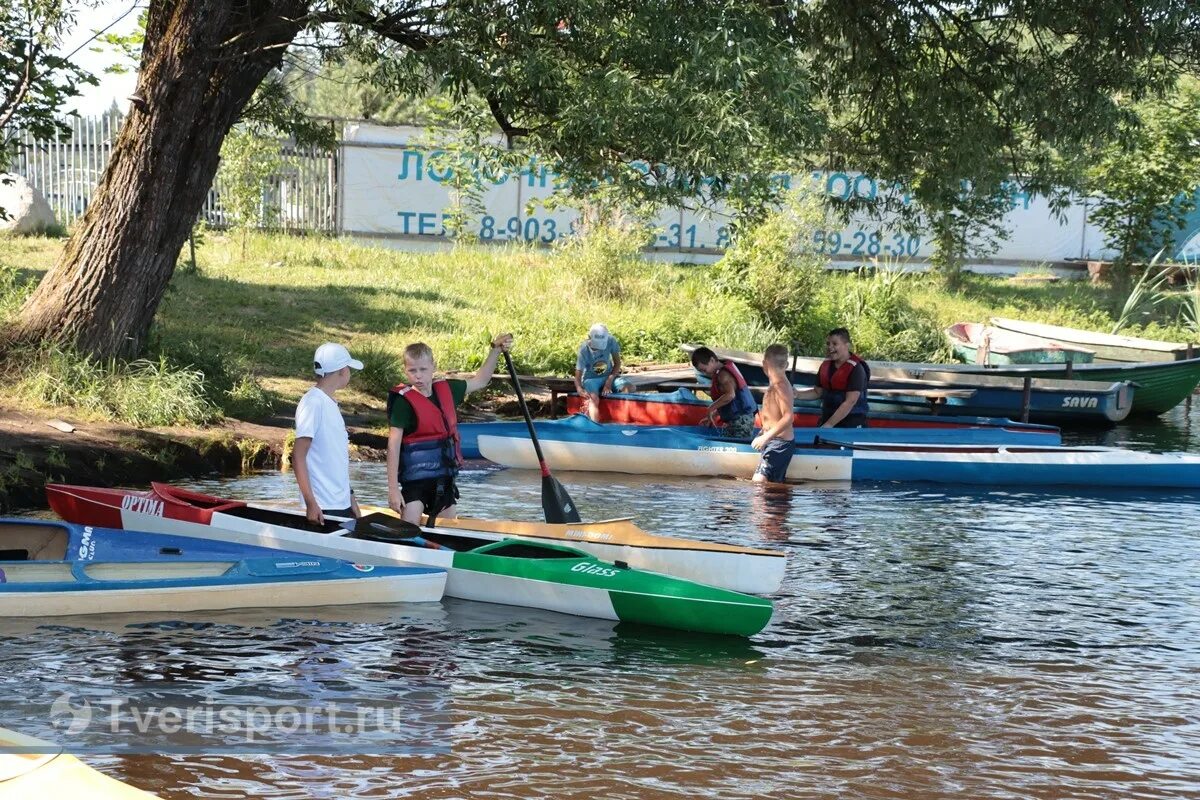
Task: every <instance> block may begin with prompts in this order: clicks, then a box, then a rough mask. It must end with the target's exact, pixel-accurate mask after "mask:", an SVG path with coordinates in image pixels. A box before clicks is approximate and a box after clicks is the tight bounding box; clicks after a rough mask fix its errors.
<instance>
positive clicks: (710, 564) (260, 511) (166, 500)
mask: <svg viewBox="0 0 1200 800" xmlns="http://www.w3.org/2000/svg"><path fill="white" fill-rule="evenodd" d="M46 498H47V500H48V501H49V503H50V507H51V508H52V509H54V511H55V513H57V514H58V515H59V516H60V517H62V518H63V519H65V520H67V521H68V522H77V523H80V524H84V525H97V526H101V527H107V528H124V529H126V530H140V531H151V532H157V533H173V534H178V535H182V536H204V535H206V534H205V531H204V529H205V528H210V527H211V528H215V529H220V530H222V531H226V532H229V533H232V534H234V538H233V539H231V540H232V541H237V542H239V543H242V544H251V545H259V546H265V547H282V548H287V549H297V547H298V542H297V541H296V539H297V536H300V535H302V534H303V536H302V537H301V538H304V539H305V542H304V544H305V546H304V548H302V549H303V551H304V552H308V553H312V554H313V555H326V556H330V557H333V558H353V560H355V561H358V562H360V563H375V562H373V561H371V560H370V556H371V552H370V551H369V550H363V551H362V552H355V553H347V551H346V548H347V547H348V546H351V545H352V544H354V543H353V542H349V541H346V540H345V539H344V537H341V536H330V537H329V542H328V547H326V548H322V547H321V546H320V545H319V544H317V545H314V544H313V540H312V537H311V535H308V534H312V533H333V532H334V531H337V530H339V529H340V528H341V526H340V524H339V523H338V522H336V521H330V522H327V523H326V524H325V525H324V526H316V525H311V526H308V527H307V528H306V530H305V531H300V530H298V527H297V526H298V525H300V526H305V525H307V523H305V522H304V521H303V520H299V521H298V520H297V515H296V513H295V512H290V511H284V510H281V509H278V508H269V507H264V506H260V505H255V504H252V503H246V502H243V501H240V500H229V499H225V498H220V497H213V496H211V495H206V494H201V493H199V492H192V491H188V490H186V489H180V488H178V487H174V486H169V485H166V484H160V483H153V484H151V488H150V490H149V491H137V490H133V489H104V488H97V487H90V486H68V485H63V484H46ZM364 511H366V509H364ZM428 530H430V531H434V532H442V533H445V534H454V535H458V536H469V537H472V538H475V539H479V540H480V544H481V545H482V544H486V543H487V542H495V541H499V540H501V539H506V538H521V539H530V540H533V541H538V542H544V543H548V544H556V545H569V546H570V547H574V548H577V549H579V550H582V551H584V552H586V553H588V554H590V555H593V556H595V557H597V558H599V559H602V560H605V561H612V562H617V561H620V562H624V563H625V564H627V565H629V566H630V567H632V568H634V569H640V570H647V571H651V572H659V573H662V574H664V575H672V576H674V577H677V578H685V579H687V580H690V581H695V582H697V583H704V584H708V585H710V586H716V587H719V588H722V589H729V590H732V591H735V592H743V593H746V594H771V593H773V592H775V591H778V589H779V587H780V585H781V584H782V583H783V575H784V570H785V568H786V566H787V557H786V555H785V554H784V553H782V552H779V551H777V550H760V549H757V548H750V547H740V546H737V545H728V544H718V543H714V542H703V541H695V540H690V539H679V538H674V537H667V536H656V535H654V534H650V533H647V532H646V531H644V530H642V529H641V528H639V527H638V526H636V525H634V524H633V523H632V522H630V521H629V520H628V519H616V520H606V521H600V522H583V523H569V524H564V525H555V524H548V523H538V522H505V521H494V520H483V519H472V518H469V517H460V518H458V519H455V520H439V521H438V524H437V527H435V528H430V529H428ZM223 538H226V539H230V537H229V536H228V535H226V536H224V537H223ZM359 544H361V545H362V546H363V547H368V546H369V545H370V543H359Z"/></svg>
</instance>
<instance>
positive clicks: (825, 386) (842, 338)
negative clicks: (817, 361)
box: [795, 328, 871, 428]
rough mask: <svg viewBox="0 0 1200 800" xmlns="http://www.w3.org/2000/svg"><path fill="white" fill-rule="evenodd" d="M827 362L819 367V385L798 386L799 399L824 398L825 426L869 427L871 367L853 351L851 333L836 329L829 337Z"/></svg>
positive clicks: (826, 342)
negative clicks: (851, 348) (808, 387)
mask: <svg viewBox="0 0 1200 800" xmlns="http://www.w3.org/2000/svg"><path fill="white" fill-rule="evenodd" d="M825 355H826V358H825V361H824V362H822V364H821V368H820V369H819V370H817V385H816V386H814V387H813V388H811V389H797V390H796V392H795V398H796V399H797V400H806V399H809V398H812V397H819V398H821V420H820V422H819V423H818V424H819V425H820V426H821V427H822V428H865V427H866V426H867V411H868V407H867V384H868V383H869V382H870V380H871V368H870V367H869V366H868V365H867V362H866V361H863V360H862V359H861V358H859V357H858V356H856V355H855V354H854V353H851V352H850V332H849V331H848V330H846V329H845V328H834V329H833V330H831V331H830V332H829V335H828V336H827V337H826V339H825Z"/></svg>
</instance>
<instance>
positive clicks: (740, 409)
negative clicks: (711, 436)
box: [692, 347, 758, 439]
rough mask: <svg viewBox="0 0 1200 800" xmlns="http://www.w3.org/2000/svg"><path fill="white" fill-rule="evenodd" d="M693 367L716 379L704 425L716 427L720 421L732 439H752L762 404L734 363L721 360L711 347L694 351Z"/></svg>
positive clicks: (713, 382) (710, 392)
mask: <svg viewBox="0 0 1200 800" xmlns="http://www.w3.org/2000/svg"><path fill="white" fill-rule="evenodd" d="M692 366H693V367H695V368H696V369H697V371H699V372H702V373H703V374H705V375H707V376H708V377H709V378H710V379H711V380H712V388H710V389H709V392H708V393H709V395H710V396H711V397H712V399H713V402H712V405H711V406H709V407H708V413H707V414H706V415H705V416H704V421H703V422H702V424H704V425H715V424H716V421H717V419H718V418H720V420H721V421H722V422H723V423H724V424H725V432H726V433H727V434H728V435H729V436H736V437H738V438H741V439H749V438H750V436H751V434H753V433H754V415H755V414H756V413H758V403H757V402H756V401H755V399H754V395H753V394H751V393H750V387H749V386H747V385H746V379H745V378H743V377H742V373H741V372H739V371H738V368H737V366H735V365H734V363H733V362H732V361H722V360H721V359H719V358H717V354H716V353H714V352H713V351H712V350H709V349H708V348H707V347H697V348H696V349H695V350H693V351H692Z"/></svg>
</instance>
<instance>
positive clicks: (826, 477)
mask: <svg viewBox="0 0 1200 800" xmlns="http://www.w3.org/2000/svg"><path fill="white" fill-rule="evenodd" d="M880 432H881V431H877V430H876V431H872V429H869V428H867V429H828V428H823V429H816V430H813V429H804V430H797V431H796V436H797V439H796V447H795V451H794V453H793V455H792V460H791V464H790V465H789V467H788V472H787V478H788V480H790V481H906V482H907V481H913V482H932V483H951V484H968V485H985V486H999V485H1008V486H1086V487H1100V486H1103V487H1116V488H1163V489H1169V488H1173V489H1200V456H1196V455H1190V454H1184V453H1144V452H1137V451H1131V450H1123V449H1119V448H1112V447H1046V446H1037V445H1035V444H1029V443H1028V442H1025V443H1021V442H1013V443H1008V444H1002V443H993V444H983V443H975V444H961V443H959V444H956V443H953V442H940V443H939V442H933V441H928V440H927V441H924V442H911V441H910V442H903V441H897V440H895V438H893V439H892V441H887V440H886V439H880V438H875V439H874V441H872V440H871V435H872V434H875V435H876V436H877V434H879V433H880ZM908 433H909V434H910V435H911V434H913V433H914V432H913V431H908ZM671 435H672V437H673V439H672V441H671V442H669V443H668V442H667V441H666V440H665V438H664V436H665V435H664V434H662V433H661V432H658V433H657V434H656V429H653V428H638V427H629V428H622V429H620V430H619V431H616V432H613V433H608V434H604V435H592V436H590V437H584V436H579V437H576V438H574V439H567V438H561V439H542V438H541V436H540V435H539V441H540V442H541V446H542V451H543V453H544V454H545V456H546V462H547V463H548V464H549V466H550V468H551V469H553V470H555V471H556V472H561V471H572V470H574V471H584V472H621V473H627V474H640V475H671V476H683V477H687V476H697V477H699V476H711V477H732V478H743V479H748V478H750V477H751V476H753V474H754V470H755V468H756V467H757V466H758V462H759V458H760V454H759V452H758V451H756V450H754V449H753V448H752V447H750V445H749V444H746V443H744V442H741V441H737V440H721V439H717V438H704V437H699V436H694V435H692V434H687V433H683V432H678V431H674V432H672V434H671ZM479 449H480V451H481V452H482V453H483V455H484V457H485V458H487V459H489V460H491V461H495V462H496V463H498V464H503V465H504V466H508V467H517V468H524V469H536V468H537V467H538V462H537V458H536V456H535V454H534V452H533V445H532V444H531V442H530V441H529V438H528V437H527V436H526V437H520V436H516V435H513V436H493V435H486V434H485V435H481V436H480V437H479Z"/></svg>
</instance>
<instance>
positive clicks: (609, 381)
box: [575, 322, 630, 422]
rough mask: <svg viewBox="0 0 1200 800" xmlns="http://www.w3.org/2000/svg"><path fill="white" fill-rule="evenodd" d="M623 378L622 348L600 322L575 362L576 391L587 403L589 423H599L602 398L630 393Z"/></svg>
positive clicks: (582, 345)
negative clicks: (616, 392) (625, 392)
mask: <svg viewBox="0 0 1200 800" xmlns="http://www.w3.org/2000/svg"><path fill="white" fill-rule="evenodd" d="M620 375H621V345H620V344H619V343H618V342H617V340H616V338H615V337H613V335H612V334H610V333H609V332H608V328H607V327H606V326H605V325H603V324H602V323H599V322H597V323H596V324H595V325H593V326H592V327H591V329H590V330H589V331H588V338H587V339H585V340H584V342H583V344H581V345H579V353H578V355H577V356H576V358H575V391H576V392H578V393H579V396H580V397H582V398H584V400H585V401H586V403H587V415H588V419H590V420H592V421H593V422H599V421H600V395H602V394H612V392H613V391H614V390H615V391H618V392H624V391H627V390H628V388H629V385H630V384H629V381H627V380H626V379H625V378H622V377H620Z"/></svg>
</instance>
